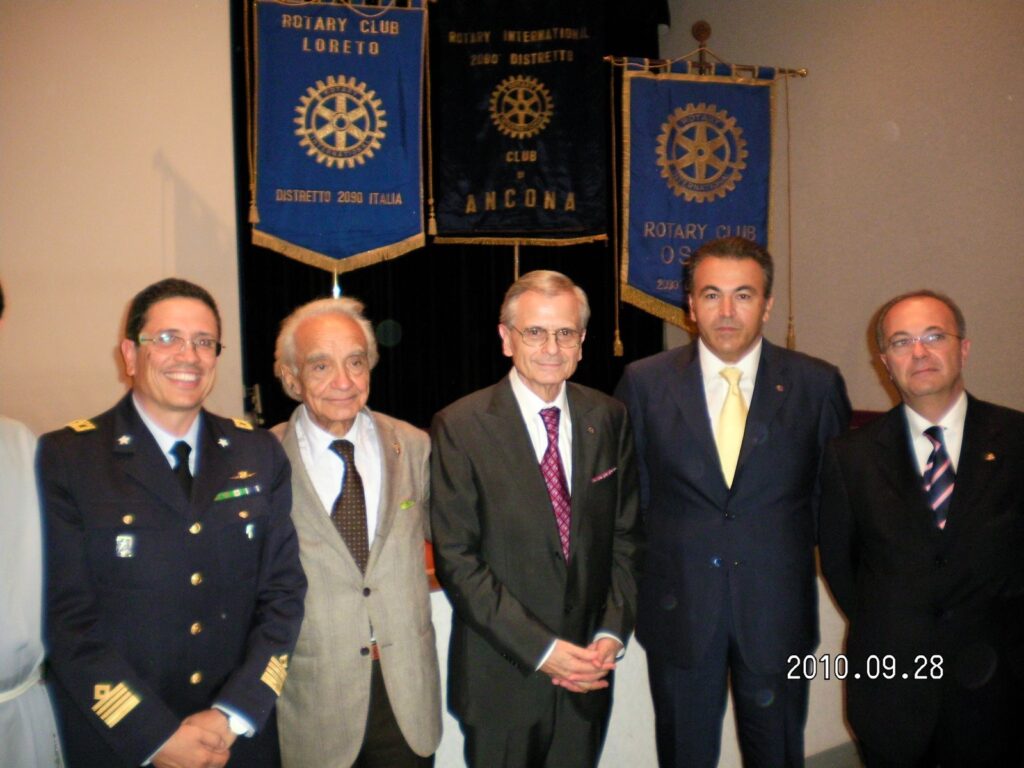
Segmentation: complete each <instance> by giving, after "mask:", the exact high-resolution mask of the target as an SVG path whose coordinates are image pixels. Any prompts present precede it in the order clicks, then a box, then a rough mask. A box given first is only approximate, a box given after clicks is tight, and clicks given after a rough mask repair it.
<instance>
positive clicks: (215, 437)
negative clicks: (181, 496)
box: [192, 411, 270, 510]
mask: <svg viewBox="0 0 1024 768" xmlns="http://www.w3.org/2000/svg"><path fill="white" fill-rule="evenodd" d="M199 418H201V419H202V422H201V423H200V425H199V462H198V464H197V472H196V477H195V481H194V487H193V488H192V498H193V500H194V503H195V505H196V506H197V507H198V508H199V509H200V510H205V509H206V508H207V507H209V506H210V505H211V504H212V503H213V499H214V497H215V496H216V495H217V494H218V493H220V492H221V491H223V490H224V489H225V488H227V487H228V486H229V485H231V483H229V480H230V478H231V475H232V473H233V472H239V471H245V470H246V469H247V468H246V467H236V466H234V463H233V462H232V461H231V456H232V454H231V451H232V446H231V438H230V437H229V436H228V435H225V434H224V433H223V432H222V431H221V425H220V424H219V423H217V422H216V421H215V420H214V419H211V418H209V416H208V415H207V414H206V412H205V411H203V412H202V413H200V416H199ZM269 480H270V478H263V477H253V478H252V483H254V484H256V485H259V484H260V483H261V482H262V483H267V482H269Z"/></svg>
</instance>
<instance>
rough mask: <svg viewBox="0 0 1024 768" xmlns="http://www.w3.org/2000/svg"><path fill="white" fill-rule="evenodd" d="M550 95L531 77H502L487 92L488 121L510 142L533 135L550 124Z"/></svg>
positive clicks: (541, 84) (552, 105) (551, 104)
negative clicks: (511, 139) (489, 102)
mask: <svg viewBox="0 0 1024 768" xmlns="http://www.w3.org/2000/svg"><path fill="white" fill-rule="evenodd" d="M553 107H554V102H553V101H552V99H551V93H550V92H549V91H548V89H547V88H546V87H544V84H543V83H542V82H540V81H539V80H538V79H537V78H535V77H522V76H519V75H513V76H512V77H506V78H505V79H504V80H502V81H501V83H500V84H499V85H498V87H497V88H495V89H494V92H493V93H491V120H492V121H493V122H494V124H495V125H496V126H497V128H498V130H499V131H501V132H502V133H503V134H505V135H506V136H511V137H512V138H513V139H528V138H530V137H531V136H536V135H537V134H538V133H540V132H541V131H543V130H544V128H545V127H547V124H548V123H549V122H551V113H552V108H553Z"/></svg>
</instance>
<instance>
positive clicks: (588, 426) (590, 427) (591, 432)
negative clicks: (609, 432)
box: [587, 424, 597, 435]
mask: <svg viewBox="0 0 1024 768" xmlns="http://www.w3.org/2000/svg"><path fill="white" fill-rule="evenodd" d="M595 432H597V430H596V429H594V428H593V427H592V426H591V425H590V424H587V434H588V435H593V434H594V433H595Z"/></svg>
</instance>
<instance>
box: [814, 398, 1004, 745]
mask: <svg viewBox="0 0 1024 768" xmlns="http://www.w3.org/2000/svg"><path fill="white" fill-rule="evenodd" d="M823 494H824V495H823V499H822V511H821V562H822V569H823V571H824V573H825V577H826V578H827V580H828V583H829V587H830V588H831V589H832V593H833V595H834V596H835V598H836V601H837V602H838V603H839V605H840V607H841V608H842V610H843V613H845V614H846V616H847V619H848V620H849V623H850V627H849V636H848V640H847V652H848V656H849V676H848V677H847V680H846V684H847V716H848V718H849V720H850V724H851V725H852V726H853V729H854V731H855V732H856V734H857V736H858V738H860V739H861V740H862V741H863V742H864V744H865V745H866V746H867V747H868V748H869V749H871V750H873V751H875V752H878V753H881V754H886V755H889V756H891V759H894V760H906V759H909V757H910V756H913V755H915V754H920V753H921V752H922V750H923V749H925V748H926V747H927V744H928V743H929V740H930V739H931V738H932V736H933V734H934V732H935V729H936V725H937V723H939V721H940V716H942V717H943V718H944V719H943V722H944V723H945V724H946V725H945V726H944V727H945V728H947V729H950V730H952V733H950V734H946V735H947V736H951V737H952V738H954V739H955V740H956V741H957V743H958V744H959V745H960V748H961V749H962V750H963V751H964V752H965V753H966V754H970V755H971V756H972V757H976V758H977V759H979V760H981V759H984V758H985V757H986V755H996V754H1000V750H1002V749H1004V747H1005V745H1006V743H1007V737H1008V736H1011V735H1012V737H1013V738H1019V736H1018V734H1019V732H1020V729H1021V727H1022V725H1024V719H1022V715H1021V709H1020V705H1021V693H1022V685H1021V680H1022V675H1021V667H1022V665H1021V656H1022V649H1024V646H1022V639H1021V630H1022V620H1024V602H1022V582H1024V414H1022V413H1020V412H1018V411H1012V410H1009V409H1007V408H1001V407H999V406H995V405H991V404H989V403H985V402H982V401H980V400H975V399H974V398H969V399H968V405H967V418H966V422H965V425H964V436H963V443H962V447H961V451H960V460H959V465H958V467H957V472H956V486H955V488H954V491H953V497H952V500H951V503H950V509H949V517H948V522H947V524H946V527H945V529H944V530H941V531H940V530H939V529H938V528H936V526H935V524H934V522H933V514H932V512H931V510H930V509H929V507H928V505H927V501H926V498H925V494H924V492H923V491H922V489H921V476H920V474H919V472H918V468H917V463H916V460H915V458H914V456H913V454H912V447H911V442H910V435H909V429H908V427H907V422H906V417H905V414H904V411H903V407H902V406H897V407H896V408H894V409H893V410H891V411H889V412H888V413H887V414H886V415H884V416H882V417H881V418H879V419H877V420H876V421H874V422H871V423H870V424H868V425H866V426H864V427H862V428H861V429H858V430H855V431H854V432H851V433H850V434H849V435H847V436H846V437H844V438H843V439H841V440H838V441H836V443H835V444H834V445H833V446H831V447H830V449H829V451H828V453H827V458H826V463H825V470H824V474H823ZM872 655H873V656H875V657H879V659H881V660H882V661H885V659H884V657H886V656H891V657H893V659H892V661H891V662H889V663H890V666H893V665H894V671H895V678H894V679H892V680H886V679H885V677H887V676H888V675H886V674H885V670H884V668H883V669H882V672H881V673H880V674H874V670H873V669H869V668H868V657H869V656H872ZM936 658H937V659H938V663H937V664H936ZM872 667H874V668H879V664H878V663H876V662H872ZM904 673H906V675H907V676H908V678H907V679H904ZM855 674H856V675H859V676H860V677H859V679H856V678H855V677H854V675H855ZM936 676H938V677H939V679H936ZM872 677H875V678H876V679H871V678H872ZM943 710H945V714H944V715H943ZM949 723H955V724H956V725H954V726H952V727H951V726H950V725H949ZM1011 732H1012V733H1011Z"/></svg>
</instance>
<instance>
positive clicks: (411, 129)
mask: <svg viewBox="0 0 1024 768" xmlns="http://www.w3.org/2000/svg"><path fill="white" fill-rule="evenodd" d="M424 17H425V11H424V9H423V8H422V6H421V5H420V6H419V7H409V8H395V7H380V6H363V5H360V4H355V3H346V4H321V3H306V4H295V3H279V2H274V1H273V0H257V1H256V46H255V56H256V78H257V82H256V94H257V95H256V138H255V145H256V152H255V157H256V171H255V180H256V189H255V211H254V213H253V215H252V219H253V220H254V223H253V242H254V243H255V244H257V245H261V246H264V247H267V248H270V249H272V250H275V251H278V252H280V253H283V254H285V255H286V256H289V257H292V258H295V259H298V260H299V261H303V262H306V263H308V264H313V265H315V266H319V267H322V268H324V269H329V270H337V271H338V272H345V271H348V270H352V269H356V268H358V267H362V266H366V265H369V264H373V263H376V262H378V261H381V260H383V259H388V258H393V257H395V256H399V255H401V254H403V253H406V252H408V251H410V250H412V249H414V248H418V247H420V246H422V245H423V244H424V241H425V236H424V228H423V181H422V165H423V164H422V142H421V134H422V108H423V99H422V93H423V87H422V86H423V41H424V33H425V32H424V30H425V21H424Z"/></svg>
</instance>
